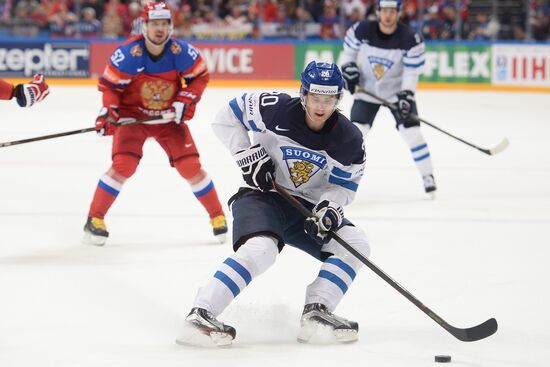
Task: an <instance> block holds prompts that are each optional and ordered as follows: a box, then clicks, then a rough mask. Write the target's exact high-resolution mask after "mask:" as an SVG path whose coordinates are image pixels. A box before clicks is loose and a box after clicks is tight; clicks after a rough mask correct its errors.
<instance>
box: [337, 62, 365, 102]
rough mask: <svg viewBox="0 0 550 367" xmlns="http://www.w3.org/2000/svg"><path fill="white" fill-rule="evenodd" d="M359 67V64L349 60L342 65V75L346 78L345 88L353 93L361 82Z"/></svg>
mask: <svg viewBox="0 0 550 367" xmlns="http://www.w3.org/2000/svg"><path fill="white" fill-rule="evenodd" d="M360 75H361V74H360V72H359V67H357V64H356V63H354V62H353V61H352V62H347V63H345V64H344V65H342V77H343V79H344V88H345V89H347V90H348V91H349V92H350V93H351V94H353V93H355V88H357V85H358V84H359V77H360Z"/></svg>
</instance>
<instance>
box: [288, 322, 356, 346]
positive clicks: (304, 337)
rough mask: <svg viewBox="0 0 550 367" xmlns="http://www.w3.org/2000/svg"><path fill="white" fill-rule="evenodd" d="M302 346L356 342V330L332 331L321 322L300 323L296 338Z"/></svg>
mask: <svg viewBox="0 0 550 367" xmlns="http://www.w3.org/2000/svg"><path fill="white" fill-rule="evenodd" d="M296 340H297V341H298V343H303V344H321V345H322V344H334V343H342V344H349V343H354V342H356V341H357V340H358V335H357V330H351V329H334V328H333V327H332V326H329V325H326V324H323V323H321V322H316V321H310V322H302V326H301V328H300V332H299V333H298V337H297V338H296Z"/></svg>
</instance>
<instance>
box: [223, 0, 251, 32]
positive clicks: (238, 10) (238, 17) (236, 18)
mask: <svg viewBox="0 0 550 367" xmlns="http://www.w3.org/2000/svg"><path fill="white" fill-rule="evenodd" d="M224 20H225V24H227V25H228V26H230V27H241V26H243V25H245V24H247V23H248V19H247V18H246V16H245V15H244V14H243V10H242V7H241V6H240V5H238V4H235V5H233V6H232V7H231V10H230V13H229V14H228V15H227V16H226V17H225V19H224Z"/></svg>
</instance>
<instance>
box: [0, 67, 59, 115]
mask: <svg viewBox="0 0 550 367" xmlns="http://www.w3.org/2000/svg"><path fill="white" fill-rule="evenodd" d="M48 94H50V88H49V87H48V84H46V79H45V78H44V76H43V75H42V74H36V75H35V76H34V79H33V80H31V81H30V82H29V83H27V84H17V85H16V86H15V87H14V86H13V85H11V84H10V83H8V82H6V81H4V80H2V79H0V99H4V100H8V99H12V98H13V97H15V100H16V101H17V104H18V105H19V106H21V107H31V106H33V105H34V104H35V103H38V102H41V101H43V100H44V98H46V97H47V96H48Z"/></svg>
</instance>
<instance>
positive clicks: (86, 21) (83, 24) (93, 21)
mask: <svg viewBox="0 0 550 367" xmlns="http://www.w3.org/2000/svg"><path fill="white" fill-rule="evenodd" d="M76 32H77V35H80V37H83V38H97V37H101V22H100V21H99V20H98V19H97V18H96V15H95V10H94V8H84V9H82V20H81V21H80V22H78V24H77V27H76Z"/></svg>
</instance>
